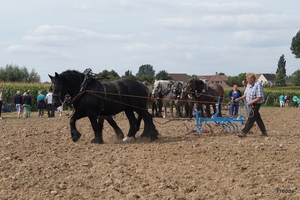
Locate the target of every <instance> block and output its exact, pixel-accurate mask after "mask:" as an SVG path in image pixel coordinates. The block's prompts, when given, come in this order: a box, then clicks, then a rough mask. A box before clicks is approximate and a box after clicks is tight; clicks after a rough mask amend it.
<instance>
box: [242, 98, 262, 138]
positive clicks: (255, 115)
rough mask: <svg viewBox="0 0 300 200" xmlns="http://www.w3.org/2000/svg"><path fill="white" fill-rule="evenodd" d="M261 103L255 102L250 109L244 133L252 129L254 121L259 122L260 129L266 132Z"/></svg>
mask: <svg viewBox="0 0 300 200" xmlns="http://www.w3.org/2000/svg"><path fill="white" fill-rule="evenodd" d="M260 106H261V104H253V105H252V108H251V109H250V113H249V117H248V119H247V121H246V123H245V127H244V128H243V129H242V132H243V133H248V132H249V131H250V129H251V128H252V126H253V124H254V122H256V123H257V125H258V127H259V129H260V131H261V132H262V133H266V127H265V124H264V122H263V121H262V119H261V117H260V113H259V108H260Z"/></svg>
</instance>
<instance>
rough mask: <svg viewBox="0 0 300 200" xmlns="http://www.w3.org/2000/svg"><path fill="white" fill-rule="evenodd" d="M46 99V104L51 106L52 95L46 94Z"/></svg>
mask: <svg viewBox="0 0 300 200" xmlns="http://www.w3.org/2000/svg"><path fill="white" fill-rule="evenodd" d="M46 99H47V104H52V93H51V92H50V93H48V94H47V95H46Z"/></svg>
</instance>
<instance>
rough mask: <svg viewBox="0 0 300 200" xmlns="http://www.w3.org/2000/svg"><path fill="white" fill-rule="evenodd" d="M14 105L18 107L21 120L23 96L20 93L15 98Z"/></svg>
mask: <svg viewBox="0 0 300 200" xmlns="http://www.w3.org/2000/svg"><path fill="white" fill-rule="evenodd" d="M14 104H15V106H16V110H17V115H18V119H20V114H21V106H22V96H21V94H20V91H17V94H16V95H15V97H14Z"/></svg>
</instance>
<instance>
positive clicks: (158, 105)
mask: <svg viewBox="0 0 300 200" xmlns="http://www.w3.org/2000/svg"><path fill="white" fill-rule="evenodd" d="M156 103H157V107H158V116H159V117H163V116H162V106H163V103H162V100H160V99H159V100H157V102H156Z"/></svg>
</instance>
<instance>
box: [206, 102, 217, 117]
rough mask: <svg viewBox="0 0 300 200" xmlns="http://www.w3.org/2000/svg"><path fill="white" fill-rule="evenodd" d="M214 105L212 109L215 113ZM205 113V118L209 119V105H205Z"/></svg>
mask: <svg viewBox="0 0 300 200" xmlns="http://www.w3.org/2000/svg"><path fill="white" fill-rule="evenodd" d="M215 107H216V106H215V105H214V104H213V109H214V113H215ZM205 111H206V117H207V118H210V117H211V112H210V104H205Z"/></svg>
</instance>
